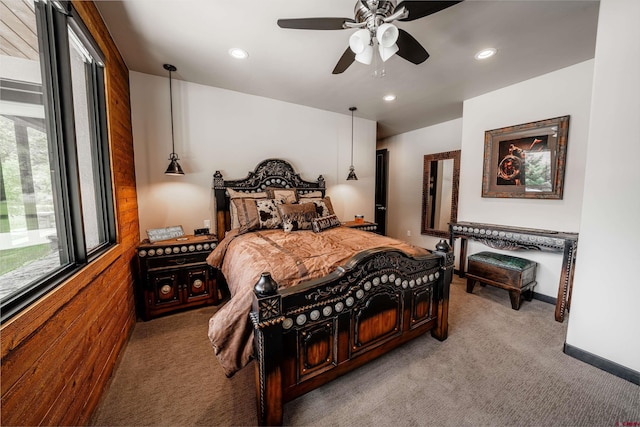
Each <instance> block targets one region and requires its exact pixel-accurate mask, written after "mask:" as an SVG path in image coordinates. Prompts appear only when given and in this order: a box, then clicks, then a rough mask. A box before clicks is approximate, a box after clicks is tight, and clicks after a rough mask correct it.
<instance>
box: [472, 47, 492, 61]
mask: <svg viewBox="0 0 640 427" xmlns="http://www.w3.org/2000/svg"><path fill="white" fill-rule="evenodd" d="M496 52H497V50H496V49H494V48H492V47H490V48H489V49H482V50H481V51H480V52H478V53H476V55H475V58H476V59H487V58H491V57H492V56H493V55H495V54H496Z"/></svg>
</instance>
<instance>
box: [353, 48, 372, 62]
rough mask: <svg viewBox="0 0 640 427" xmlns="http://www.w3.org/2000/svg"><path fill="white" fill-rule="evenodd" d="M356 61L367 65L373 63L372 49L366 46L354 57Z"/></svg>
mask: <svg viewBox="0 0 640 427" xmlns="http://www.w3.org/2000/svg"><path fill="white" fill-rule="evenodd" d="M356 61H358V62H360V63H362V64H366V65H369V64H371V61H373V47H371V46H367V47H366V49H365V50H364V51H363V52H362V53H358V54H357V55H356Z"/></svg>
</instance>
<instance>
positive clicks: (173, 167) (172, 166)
mask: <svg viewBox="0 0 640 427" xmlns="http://www.w3.org/2000/svg"><path fill="white" fill-rule="evenodd" d="M164 69H165V70H167V71H169V101H170V105H171V154H170V155H169V160H170V161H171V163H169V167H168V168H167V170H166V171H164V174H165V175H184V172H183V170H182V167H180V163H178V160H180V158H179V157H178V155H177V154H176V146H175V140H174V137H173V90H172V86H171V73H172V72H173V71H176V70H177V68H176V67H174V66H173V65H171V64H164Z"/></svg>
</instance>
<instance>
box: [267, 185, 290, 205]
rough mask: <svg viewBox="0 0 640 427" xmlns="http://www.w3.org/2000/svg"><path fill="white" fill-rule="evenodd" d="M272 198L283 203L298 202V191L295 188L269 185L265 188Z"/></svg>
mask: <svg viewBox="0 0 640 427" xmlns="http://www.w3.org/2000/svg"><path fill="white" fill-rule="evenodd" d="M265 191H266V192H267V196H268V197H269V198H270V199H274V200H278V201H280V202H281V203H297V202H298V192H297V191H296V189H295V188H275V187H267V188H266V189H265Z"/></svg>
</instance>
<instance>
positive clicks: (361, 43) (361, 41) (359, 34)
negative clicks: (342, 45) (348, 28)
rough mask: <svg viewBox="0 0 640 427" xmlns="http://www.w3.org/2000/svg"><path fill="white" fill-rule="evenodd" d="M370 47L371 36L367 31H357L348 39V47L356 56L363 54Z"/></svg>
mask: <svg viewBox="0 0 640 427" xmlns="http://www.w3.org/2000/svg"><path fill="white" fill-rule="evenodd" d="M370 45H371V34H370V33H369V30H365V29H361V30H358V31H356V32H355V33H353V34H351V37H349V47H350V48H351V51H352V52H353V53H355V54H356V55H359V54H361V53H364V52H365V51H366V50H367V47H369V46H370Z"/></svg>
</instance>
